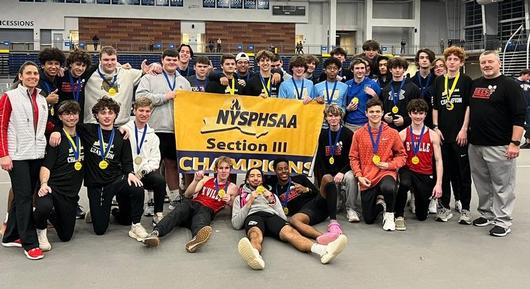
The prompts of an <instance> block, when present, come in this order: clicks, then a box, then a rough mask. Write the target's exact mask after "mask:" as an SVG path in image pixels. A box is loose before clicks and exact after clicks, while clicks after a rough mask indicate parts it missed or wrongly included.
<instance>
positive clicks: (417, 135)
mask: <svg viewBox="0 0 530 289" xmlns="http://www.w3.org/2000/svg"><path fill="white" fill-rule="evenodd" d="M428 109H429V106H428V105H427V103H426V102H425V100H423V99H420V98H418V99H413V100H411V101H410V102H409V104H408V105H407V111H408V113H409V116H410V118H411V120H412V123H411V125H410V126H409V127H407V128H406V129H404V130H402V131H400V132H399V136H400V137H401V141H402V142H403V143H404V144H405V151H406V152H407V163H406V165H405V166H404V167H402V168H401V169H400V170H399V189H398V193H397V196H396V205H395V213H396V216H395V217H396V230H398V231H405V230H406V229H407V227H406V224H405V218H404V211H405V205H406V203H407V192H408V191H409V190H411V191H412V193H413V194H414V202H415V208H416V209H415V214H416V217H417V218H418V220H420V221H425V220H426V219H427V216H428V215H429V203H430V199H431V198H435V199H437V198H439V197H441V196H442V175H443V166H442V153H441V150H440V137H439V136H438V134H437V133H436V132H434V131H433V130H431V129H430V128H429V127H427V126H426V125H425V122H424V120H425V118H426V117H427V110H428ZM433 156H434V160H435V165H433V162H432V160H433ZM433 168H436V179H435V180H434V176H433V173H434V171H433Z"/></svg>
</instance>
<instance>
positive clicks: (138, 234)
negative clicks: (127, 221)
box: [129, 223, 149, 242]
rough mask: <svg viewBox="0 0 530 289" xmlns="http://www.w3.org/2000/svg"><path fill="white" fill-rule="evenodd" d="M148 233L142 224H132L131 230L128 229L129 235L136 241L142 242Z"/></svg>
mask: <svg viewBox="0 0 530 289" xmlns="http://www.w3.org/2000/svg"><path fill="white" fill-rule="evenodd" d="M147 236H149V234H147V231H146V230H145V228H144V227H143V226H142V224H140V223H137V224H132V225H131V230H129V237H131V238H133V239H135V240H136V241H138V242H142V241H143V240H144V239H145V238H147Z"/></svg>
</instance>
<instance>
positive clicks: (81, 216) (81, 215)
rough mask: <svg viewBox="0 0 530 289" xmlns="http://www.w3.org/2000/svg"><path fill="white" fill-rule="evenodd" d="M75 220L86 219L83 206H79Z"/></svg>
mask: <svg viewBox="0 0 530 289" xmlns="http://www.w3.org/2000/svg"><path fill="white" fill-rule="evenodd" d="M75 218H76V219H84V218H85V211H84V210H83V207H81V205H79V204H78V205H77V210H76V212H75Z"/></svg>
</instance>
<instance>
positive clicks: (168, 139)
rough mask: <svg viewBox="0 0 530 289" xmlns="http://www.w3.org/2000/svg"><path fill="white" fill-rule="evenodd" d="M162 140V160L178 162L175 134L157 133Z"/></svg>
mask: <svg viewBox="0 0 530 289" xmlns="http://www.w3.org/2000/svg"><path fill="white" fill-rule="evenodd" d="M156 135H157V136H158V138H159V139H160V146H159V147H160V156H161V157H162V159H170V160H175V161H176V160H177V145H176V143H175V134H174V133H165V132H164V133H163V132H157V133H156Z"/></svg>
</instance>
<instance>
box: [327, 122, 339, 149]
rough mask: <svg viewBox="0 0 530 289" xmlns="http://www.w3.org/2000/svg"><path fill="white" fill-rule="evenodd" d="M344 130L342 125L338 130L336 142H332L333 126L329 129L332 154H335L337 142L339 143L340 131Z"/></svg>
mask: <svg viewBox="0 0 530 289" xmlns="http://www.w3.org/2000/svg"><path fill="white" fill-rule="evenodd" d="M341 132H342V125H341V126H340V127H339V130H338V131H337V135H336V136H335V142H333V143H332V142H331V141H332V140H331V128H329V129H328V143H329V147H330V155H331V156H334V155H335V148H336V147H337V143H339V138H340V133H341Z"/></svg>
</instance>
